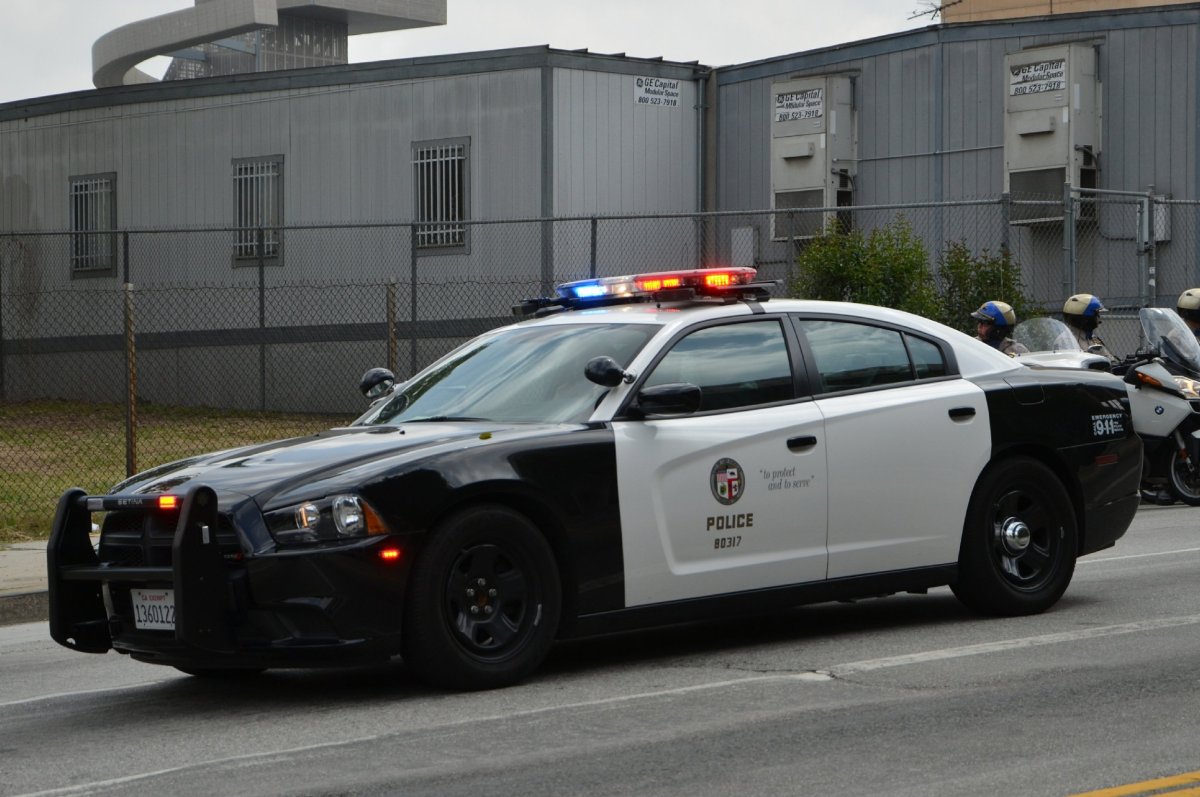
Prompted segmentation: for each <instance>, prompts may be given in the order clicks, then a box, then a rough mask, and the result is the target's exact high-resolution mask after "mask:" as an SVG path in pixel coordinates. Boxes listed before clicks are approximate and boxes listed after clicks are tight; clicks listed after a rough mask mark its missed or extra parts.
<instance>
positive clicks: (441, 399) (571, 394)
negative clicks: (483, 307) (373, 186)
mask: <svg viewBox="0 0 1200 797" xmlns="http://www.w3.org/2000/svg"><path fill="white" fill-rule="evenodd" d="M658 329H659V327H657V326H654V325H650V324H580V325H574V324H571V325H561V326H536V327H513V328H512V329H507V330H504V331H502V332H499V333H497V334H493V335H483V336H481V337H479V338H476V339H475V340H473V341H471V342H470V343H468V344H466V345H465V346H462V347H461V348H459V349H457V350H456V351H454V352H451V353H450V354H449V355H447V356H446V357H444V358H442V359H441V360H439V361H437V362H435V363H434V364H433V365H431V366H430V367H428V368H426V369H425V370H424V371H422V372H421V373H419V374H417V375H416V376H415V377H413V378H412V379H410V380H408V381H407V382H405V383H404V384H402V385H400V386H399V387H398V388H397V389H396V393H395V394H394V395H393V396H392V397H391V398H389V399H387V400H386V401H384V402H383V403H381V404H379V405H377V406H375V407H372V408H371V409H370V410H369V411H368V412H367V413H366V414H365V415H363V416H362V417H361V418H359V419H358V420H356V421H355V422H354V425H355V426H362V425H377V424H396V423H416V422H421V421H424V422H437V421H462V420H469V421H506V422H547V423H577V422H582V421H586V420H587V419H588V418H589V417H590V416H591V414H592V411H593V410H594V409H595V407H596V405H597V404H598V403H599V401H600V398H601V397H602V396H603V394H604V393H605V392H606V391H607V388H604V387H601V386H600V385H597V384H595V383H594V382H591V381H589V380H588V379H587V377H585V376H584V375H583V370H584V366H585V365H587V362H588V360H590V359H592V358H593V357H599V356H601V355H607V356H609V357H612V358H613V359H614V360H616V361H617V363H619V364H620V365H622V366H626V365H628V364H629V362H630V361H631V360H632V359H633V357H634V356H635V355H636V354H637V353H638V351H640V350H641V348H642V347H643V346H644V345H646V341H648V340H650V338H651V337H652V336H653V335H654V333H655V332H657V331H658Z"/></svg>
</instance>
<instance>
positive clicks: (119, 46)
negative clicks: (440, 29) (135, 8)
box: [92, 0, 446, 88]
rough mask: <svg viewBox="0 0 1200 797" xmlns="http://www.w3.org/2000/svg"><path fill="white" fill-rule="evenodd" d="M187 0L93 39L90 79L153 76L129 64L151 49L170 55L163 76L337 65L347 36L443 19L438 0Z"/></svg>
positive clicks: (109, 82) (110, 82) (100, 82)
mask: <svg viewBox="0 0 1200 797" xmlns="http://www.w3.org/2000/svg"><path fill="white" fill-rule="evenodd" d="M195 2H196V7H195V8H188V9H183V10H181V11H175V12H172V13H169V14H162V15H161V16H157V17H151V18H150V19H145V20H141V21H139V22H133V23H131V24H129V25H124V26H122V27H120V28H117V29H116V30H114V31H111V32H109V33H106V34H105V35H104V36H101V37H100V38H99V39H97V40H96V43H95V44H94V45H93V46H92V82H93V83H94V84H95V86H96V87H97V88H104V87H108V86H121V85H130V84H134V83H150V82H157V81H156V78H154V77H153V76H151V75H148V74H146V73H145V72H143V71H141V70H140V69H138V68H137V67H138V64H140V63H142V62H143V61H145V60H146V59H148V58H152V57H154V56H157V55H166V56H171V57H172V59H173V60H172V63H171V65H170V66H169V67H168V69H167V72H166V74H165V75H164V79H166V80H174V79H181V78H193V77H215V76H219V75H233V74H241V73H245V72H266V71H270V70H274V69H293V68H298V67H309V66H329V65H334V64H344V63H346V61H347V39H348V37H350V36H354V35H356V34H359V33H380V32H383V31H390V30H404V29H407V28H418V27H426V26H429V25H444V24H446V0H195Z"/></svg>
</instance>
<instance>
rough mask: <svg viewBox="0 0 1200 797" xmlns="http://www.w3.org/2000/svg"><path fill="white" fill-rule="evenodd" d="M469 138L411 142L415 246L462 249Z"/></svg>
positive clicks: (467, 208)
mask: <svg viewBox="0 0 1200 797" xmlns="http://www.w3.org/2000/svg"><path fill="white" fill-rule="evenodd" d="M470 147H471V140H470V139H469V138H457V139H448V140H445V141H424V142H417V143H414V144H413V186H414V187H415V189H416V197H415V207H416V213H415V216H416V222H417V247H418V248H420V249H446V248H454V249H456V250H461V249H463V248H465V247H466V245H467V225H466V223H465V222H466V221H467V220H468V219H469V218H470V209H471V208H470V202H469V201H468V200H469V186H470V184H471V183H470V180H469V179H468V178H469V174H468V170H467V167H468V165H469V162H470Z"/></svg>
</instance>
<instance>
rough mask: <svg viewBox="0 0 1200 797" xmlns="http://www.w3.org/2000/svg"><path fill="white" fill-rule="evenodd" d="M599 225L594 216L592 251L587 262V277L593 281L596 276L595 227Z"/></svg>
mask: <svg viewBox="0 0 1200 797" xmlns="http://www.w3.org/2000/svg"><path fill="white" fill-rule="evenodd" d="M599 223H600V222H599V220H598V219H597V218H596V217H595V216H592V249H591V257H590V259H589V261H588V263H589V266H588V276H589V277H592V278H593V279H594V278H595V276H596V235H597V232H598V231H597V225H598V224H599Z"/></svg>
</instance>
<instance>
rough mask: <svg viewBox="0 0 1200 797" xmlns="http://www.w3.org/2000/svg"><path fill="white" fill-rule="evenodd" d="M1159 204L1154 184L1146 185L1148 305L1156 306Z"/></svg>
mask: <svg viewBox="0 0 1200 797" xmlns="http://www.w3.org/2000/svg"><path fill="white" fill-rule="evenodd" d="M1156 210H1157V206H1156V204H1155V202H1154V186H1153V185H1148V186H1146V254H1147V257H1148V259H1149V263H1148V264H1147V266H1146V291H1147V296H1146V306H1147V307H1154V306H1155V305H1156V304H1157V303H1158V234H1157V231H1156V230H1155V229H1154V216H1155V211H1156Z"/></svg>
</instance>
